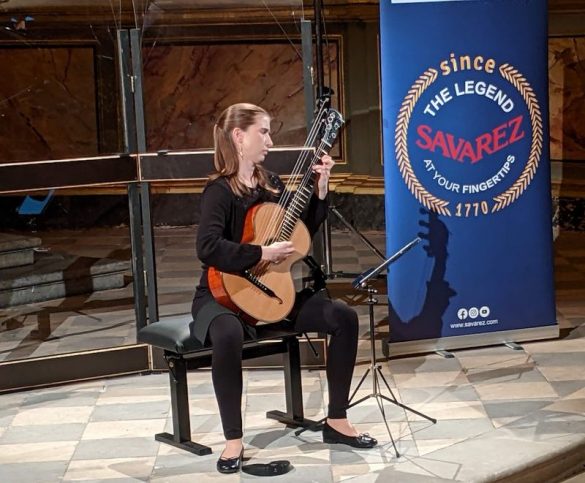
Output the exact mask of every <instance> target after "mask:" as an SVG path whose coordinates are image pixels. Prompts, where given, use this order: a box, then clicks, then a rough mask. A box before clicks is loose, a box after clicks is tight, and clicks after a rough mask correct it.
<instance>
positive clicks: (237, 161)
mask: <svg viewBox="0 0 585 483" xmlns="http://www.w3.org/2000/svg"><path fill="white" fill-rule="evenodd" d="M214 140H215V159H214V164H215V169H216V172H215V173H214V174H212V175H211V177H210V180H209V182H208V184H207V186H206V188H205V190H204V192H203V196H202V200H201V221H200V224H199V230H198V235H197V254H198V256H199V258H200V260H201V261H202V263H203V274H202V276H201V280H200V283H199V286H198V287H197V291H196V293H195V297H194V300H193V307H192V312H193V317H194V320H195V330H194V335H195V337H197V338H198V339H199V340H200V341H201V342H203V343H206V344H211V345H212V348H213V356H212V367H211V371H212V372H211V373H212V380H213V386H214V389H215V394H216V397H217V401H218V405H219V412H220V416H221V421H222V426H223V430H224V435H225V438H226V445H225V449H224V451H223V453H222V455H221V457H220V459H219V460H218V462H217V469H218V471H219V472H221V473H233V472H236V471H239V469H240V468H241V464H242V456H243V451H244V448H243V444H242V435H243V433H242V415H241V408H240V406H241V397H242V344H243V340H244V335H245V333H246V332H248V331H247V329H246V326H245V324H244V323H243V322H242V321H241V320H240V319H239V318H238V317H237V316H236V315H235V314H234V313H233V312H231V311H229V310H228V309H226V308H224V307H222V306H220V305H219V304H218V303H216V302H215V300H214V299H213V296H212V294H211V292H210V289H209V285H208V278H207V272H208V271H207V267H209V266H213V267H215V268H217V269H218V270H220V271H223V272H238V271H242V270H245V269H248V268H251V267H253V266H254V265H256V264H257V263H258V262H260V261H261V260H264V261H267V262H272V263H279V262H281V261H282V260H284V259H285V258H286V257H288V256H289V255H291V254H292V253H293V252H294V248H293V246H292V243H291V242H287V241H284V242H275V243H272V244H270V245H267V246H259V245H252V244H245V243H240V240H241V239H242V234H243V228H244V221H245V216H246V211H247V210H248V209H249V208H250V207H251V206H252V205H254V204H256V203H258V202H265V201H276V200H278V198H279V196H280V194H282V192H283V190H284V186H283V184H282V182H281V180H280V179H279V178H278V176H276V175H274V174H272V173H269V172H268V171H266V170H265V169H264V168H263V167H262V162H263V161H264V158H265V157H266V155H267V154H268V150H269V149H270V147H271V146H272V140H271V139H270V116H269V115H268V114H267V113H266V111H265V110H264V109H262V108H260V107H258V106H255V105H253V104H244V103H242V104H234V105H232V106H230V107H228V108H227V109H226V110H225V111H224V112H223V113H222V114H221V115H220V117H219V119H218V120H217V124H216V125H215V127H214ZM333 165H334V162H333V160H332V159H331V157H330V156H323V158H322V159H321V164H319V165H316V166H315V167H314V168H313V170H314V171H315V173H316V176H317V180H316V183H315V193H314V194H313V196H312V198H311V200H310V202H309V205H308V208H307V209H306V210H305V213H304V215H303V217H302V219H303V221H304V222H305V224H306V225H307V228H308V229H309V231H310V233H311V235H313V234H314V233H315V232H316V230H317V229H318V227H319V225H320V224H321V223H322V222H323V220H324V219H325V217H326V216H327V202H326V200H325V199H326V197H327V192H328V182H329V176H330V173H331V168H332V167H333ZM297 313H298V315H297V317H296V319H295V321H294V327H295V329H296V330H298V331H300V332H325V333H327V334H329V335H330V336H331V337H330V343H329V347H328V357H327V382H328V386H329V394H330V401H329V408H328V419H327V421H326V423H325V425H324V429H323V440H324V442H326V443H343V444H349V445H351V446H354V447H358V448H371V447H373V446H375V445H376V444H377V441H376V440H375V439H373V438H371V437H369V436H368V435H364V434H358V433H357V431H356V430H355V428H354V427H353V426H352V425H351V423H350V422H349V421H348V420H347V416H346V408H347V405H348V397H349V390H350V384H351V377H352V373H353V367H354V364H355V358H356V352H357V338H358V318H357V314H356V313H355V311H354V310H353V309H350V308H349V307H347V306H346V305H345V304H343V303H341V302H338V301H332V300H330V299H327V298H324V297H321V296H317V295H315V296H313V297H311V298H309V299H308V300H307V301H306V302H304V303H303V305H302V307H300V309H299V311H298V312H297Z"/></svg>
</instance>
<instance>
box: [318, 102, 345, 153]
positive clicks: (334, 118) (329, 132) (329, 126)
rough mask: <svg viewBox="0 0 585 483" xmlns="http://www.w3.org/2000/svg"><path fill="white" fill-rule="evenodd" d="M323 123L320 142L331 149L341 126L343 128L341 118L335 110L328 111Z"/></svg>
mask: <svg viewBox="0 0 585 483" xmlns="http://www.w3.org/2000/svg"><path fill="white" fill-rule="evenodd" d="M323 122H324V126H323V135H322V136H321V142H322V143H325V144H326V145H327V146H329V147H331V146H333V143H335V140H336V139H337V134H338V133H339V130H340V129H341V126H343V122H344V121H343V116H342V115H341V114H340V113H339V112H338V111H336V110H335V109H328V110H327V114H326V116H325V118H324V119H323Z"/></svg>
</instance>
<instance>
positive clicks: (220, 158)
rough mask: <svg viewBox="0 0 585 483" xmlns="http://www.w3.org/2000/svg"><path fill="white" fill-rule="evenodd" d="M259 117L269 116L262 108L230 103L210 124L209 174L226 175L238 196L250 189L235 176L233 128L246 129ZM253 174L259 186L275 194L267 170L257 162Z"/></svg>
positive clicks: (235, 150)
mask: <svg viewBox="0 0 585 483" xmlns="http://www.w3.org/2000/svg"><path fill="white" fill-rule="evenodd" d="M260 116H267V117H270V116H269V115H268V113H267V112H266V111H265V110H264V109H262V108H261V107H258V106H255V105H254V104H248V103H239V104H233V105H231V106H230V107H228V108H227V109H226V110H225V111H223V112H222V113H221V115H220V116H219V119H218V120H217V123H216V124H215V126H214V127H213V141H214V145H215V154H214V157H213V164H214V166H215V173H212V174H211V175H210V176H209V179H211V180H214V179H217V178H220V177H224V178H226V181H227V182H228V184H229V185H230V187H231V189H232V191H233V192H234V193H235V194H237V195H238V196H243V195H245V194H248V193H250V188H248V187H247V186H246V185H245V184H244V183H242V182H241V181H240V180H239V179H238V167H239V162H238V150H237V147H236V144H235V142H234V140H233V138H232V131H233V130H234V129H235V128H240V129H241V130H242V131H245V130H246V129H248V128H249V127H250V126H251V125H252V124H254V123H255V122H256V120H257V119H258V117H260ZM254 177H255V178H256V179H257V180H258V185H259V186H260V187H261V188H264V189H267V190H268V191H271V192H273V193H277V190H276V189H275V188H274V187H273V186H272V185H271V184H270V181H269V178H268V173H267V171H266V170H265V169H264V168H263V167H262V166H260V165H256V166H255V167H254Z"/></svg>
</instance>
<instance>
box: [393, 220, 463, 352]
mask: <svg viewBox="0 0 585 483" xmlns="http://www.w3.org/2000/svg"><path fill="white" fill-rule="evenodd" d="M420 213H421V214H422V215H423V216H424V217H425V218H426V219H425V218H422V219H421V220H420V221H419V223H418V224H419V225H420V226H421V227H422V229H423V231H422V232H419V233H418V236H419V237H421V238H422V239H423V240H424V241H425V242H426V243H425V245H424V246H423V248H424V250H425V251H426V253H427V256H428V257H430V258H432V259H433V261H434V264H433V270H432V272H431V276H430V278H429V280H428V281H427V282H426V295H425V298H424V302H423V304H422V306H421V308H420V311H419V312H418V314H417V315H415V316H414V317H412V318H411V319H410V320H402V319H401V318H400V316H399V315H398V313H397V312H396V310H395V308H394V307H393V305H392V302H391V301H389V302H388V304H389V305H388V310H389V319H390V341H391V342H401V341H408V340H418V339H435V338H438V337H441V331H442V328H443V315H444V314H445V311H446V310H447V307H448V306H449V300H450V299H451V298H452V297H454V296H455V295H457V292H456V291H455V290H453V288H451V286H450V285H449V282H448V281H447V280H445V272H446V267H447V257H448V256H449V253H448V251H447V246H448V242H449V230H448V229H447V226H446V225H445V223H443V222H442V221H441V220H440V219H439V216H438V215H437V214H436V213H433V212H429V211H427V210H425V209H421V210H420Z"/></svg>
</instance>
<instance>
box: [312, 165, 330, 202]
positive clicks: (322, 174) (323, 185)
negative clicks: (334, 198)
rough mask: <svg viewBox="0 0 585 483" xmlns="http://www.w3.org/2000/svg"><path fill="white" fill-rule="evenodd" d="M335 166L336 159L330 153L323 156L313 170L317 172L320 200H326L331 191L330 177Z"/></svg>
mask: <svg viewBox="0 0 585 483" xmlns="http://www.w3.org/2000/svg"><path fill="white" fill-rule="evenodd" d="M333 166H335V161H333V158H332V157H331V156H329V155H328V154H326V155H325V156H323V157H322V158H321V164H316V165H314V166H313V171H314V172H315V173H317V184H316V191H317V196H318V197H319V199H320V200H324V199H325V197H326V196H327V193H328V191H329V178H330V177H331V169H332V168H333Z"/></svg>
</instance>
